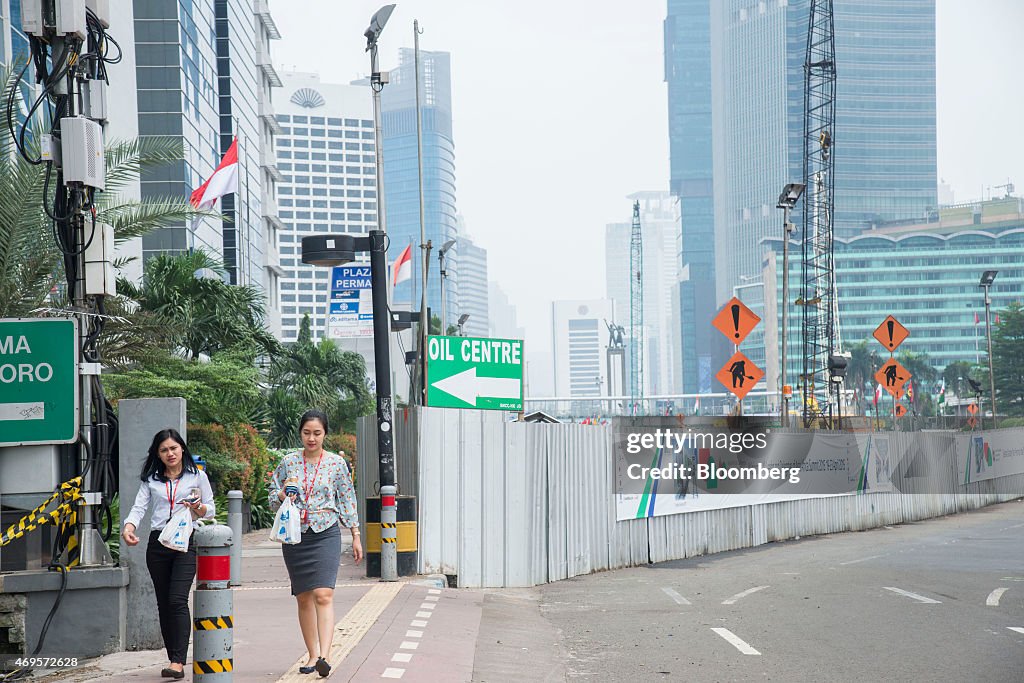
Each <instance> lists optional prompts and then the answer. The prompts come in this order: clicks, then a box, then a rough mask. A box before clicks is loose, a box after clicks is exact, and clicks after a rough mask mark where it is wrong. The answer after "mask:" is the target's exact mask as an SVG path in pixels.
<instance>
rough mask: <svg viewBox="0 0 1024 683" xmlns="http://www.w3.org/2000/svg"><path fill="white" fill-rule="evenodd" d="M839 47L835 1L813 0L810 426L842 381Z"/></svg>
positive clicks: (806, 326)
mask: <svg viewBox="0 0 1024 683" xmlns="http://www.w3.org/2000/svg"><path fill="white" fill-rule="evenodd" d="M835 96H836V50H835V36H834V27H833V21H832V0H811V11H810V19H809V22H808V27H807V52H806V55H805V59H804V134H803V162H804V185H806V187H807V190H806V194H805V195H804V214H803V254H802V255H803V263H802V271H801V278H800V280H801V286H802V287H801V295H800V299H799V300H798V301H797V303H798V304H800V305H801V309H802V316H801V332H802V334H801V339H802V342H803V373H802V375H801V380H802V385H803V398H804V411H803V414H804V426H805V427H809V426H811V425H812V424H813V423H815V422H816V421H817V420H819V419H820V418H825V419H826V420H828V421H829V422H831V420H832V416H833V408H835V409H837V410H838V407H839V392H840V389H839V385H838V384H837V383H834V382H830V381H829V379H830V378H829V358H830V357H831V356H832V354H833V351H834V349H835V342H836V332H837V327H838V315H837V309H836V300H835V296H836V286H835V264H834V260H833V224H832V217H833V198H834V186H835V173H834V170H835V162H834V155H833V146H834V144H835V122H836V97H835Z"/></svg>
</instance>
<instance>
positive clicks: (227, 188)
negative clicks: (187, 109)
mask: <svg viewBox="0 0 1024 683" xmlns="http://www.w3.org/2000/svg"><path fill="white" fill-rule="evenodd" d="M237 191H238V138H235V139H234V140H232V141H231V146H230V147H228V151H227V153H226V154H225V155H224V158H223V159H221V161H220V166H218V167H217V170H215V171H214V172H213V175H211V176H210V179H209V180H207V181H206V182H205V183H203V184H202V185H200V186H199V188H198V189H196V191H195V192H193V193H192V197H191V199H190V200H189V201H190V202H191V204H192V206H194V207H196V208H197V209H199V210H204V209H209V208H212V207H213V205H214V204H216V203H217V200H218V199H220V198H221V197H223V196H224V195H226V194H233V193H235V192H237Z"/></svg>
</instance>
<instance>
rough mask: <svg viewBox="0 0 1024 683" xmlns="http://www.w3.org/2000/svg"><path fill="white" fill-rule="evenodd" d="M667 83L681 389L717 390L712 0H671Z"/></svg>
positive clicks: (689, 390) (668, 26)
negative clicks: (676, 216)
mask: <svg viewBox="0 0 1024 683" xmlns="http://www.w3.org/2000/svg"><path fill="white" fill-rule="evenodd" d="M665 81H666V82H667V83H668V125H669V140H670V163H671V181H670V184H669V187H670V189H671V191H672V194H673V195H675V197H676V198H677V199H678V200H679V212H680V214H681V221H682V222H681V226H680V230H681V240H680V249H679V265H680V270H681V273H682V275H683V278H682V280H681V282H680V283H679V290H678V301H679V304H678V305H679V308H680V316H679V318H678V319H679V321H680V330H679V339H680V346H681V349H680V354H679V356H680V360H681V363H682V368H681V371H682V372H681V380H682V387H681V389H682V391H683V392H686V393H697V392H708V391H711V390H712V386H711V380H712V377H713V376H714V373H715V372H716V371H717V368H712V361H711V358H712V344H713V337H712V334H713V330H712V328H711V326H710V325H705V324H702V321H707V320H711V318H712V317H714V313H715V310H714V309H715V215H714V193H713V188H714V157H713V154H712V146H711V141H712V136H711V121H712V106H711V104H712V98H711V6H710V0H669V2H668V17H667V18H666V19H665Z"/></svg>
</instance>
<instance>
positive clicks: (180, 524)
mask: <svg viewBox="0 0 1024 683" xmlns="http://www.w3.org/2000/svg"><path fill="white" fill-rule="evenodd" d="M191 537H192V511H191V510H189V509H188V508H186V507H183V508H181V509H180V510H178V511H177V512H175V513H174V516H173V517H171V520H170V521H169V522H167V526H165V527H164V530H163V531H161V532H160V542H161V543H162V544H163V545H165V546H166V547H168V548H170V549H171V550H177V551H179V552H182V553H184V552H188V539H189V538H191Z"/></svg>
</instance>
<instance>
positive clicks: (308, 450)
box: [270, 410, 363, 678]
mask: <svg viewBox="0 0 1024 683" xmlns="http://www.w3.org/2000/svg"><path fill="white" fill-rule="evenodd" d="M299 434H300V435H301V436H302V445H303V449H302V451H299V452H296V453H292V454H290V455H288V456H285V457H284V458H283V459H282V460H281V464H280V465H279V466H278V468H277V469H276V470H274V474H273V477H272V478H271V482H270V507H271V509H273V510H275V511H276V510H277V509H278V508H279V507H280V506H281V503H283V502H284V499H285V498H286V497H290V498H291V499H292V502H294V503H295V504H296V506H297V507H298V509H299V511H300V516H301V519H302V540H301V541H300V542H299V543H297V544H295V545H288V544H285V545H283V546H282V552H283V553H284V563H285V566H286V567H287V568H288V577H289V578H290V579H291V584H292V595H294V596H295V599H296V601H297V602H298V607H299V628H301V630H302V639H303V640H304V641H305V643H306V650H307V651H308V652H309V659H308V660H307V662H306V666H303V667H299V672H300V673H304V674H310V673H313V672H314V671H315V672H316V673H318V674H320V676H321V677H325V678H326V677H327V675H328V674H330V672H331V665H330V664H329V663H328V662H327V659H326V658H327V657H330V654H331V644H332V642H333V639H334V584H335V582H336V581H337V578H338V567H339V566H340V564H341V527H345V528H346V529H348V530H349V531H350V532H351V534H352V554H353V555H355V559H356V562H357V563H358V562H359V561H360V560H361V559H362V557H363V545H362V543H361V542H360V540H359V518H358V513H357V511H356V492H355V489H354V488H353V486H352V475H351V474H350V473H349V469H348V463H347V462H345V458H343V457H342V456H340V455H335V454H334V453H328V452H327V451H325V450H324V447H323V446H324V437H325V436H327V416H326V415H325V414H324V413H322V412H320V411H319V410H310V411H307V412H306V413H305V414H303V416H302V418H301V419H300V420H299Z"/></svg>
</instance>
